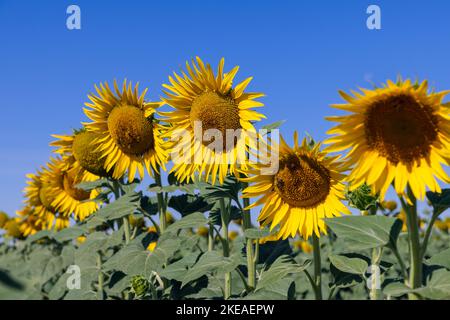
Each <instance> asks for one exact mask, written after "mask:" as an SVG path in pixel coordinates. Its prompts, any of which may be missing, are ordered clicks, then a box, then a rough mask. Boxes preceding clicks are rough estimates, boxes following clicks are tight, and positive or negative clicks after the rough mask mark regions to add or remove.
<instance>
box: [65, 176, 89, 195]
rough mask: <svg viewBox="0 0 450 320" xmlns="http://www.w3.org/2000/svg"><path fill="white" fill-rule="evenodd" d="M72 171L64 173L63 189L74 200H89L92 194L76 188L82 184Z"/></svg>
mask: <svg viewBox="0 0 450 320" xmlns="http://www.w3.org/2000/svg"><path fill="white" fill-rule="evenodd" d="M78 180H79V179H77V177H76V176H75V174H74V173H73V172H72V171H69V172H66V173H64V176H63V188H64V191H65V192H67V194H69V195H70V196H71V197H72V198H73V199H75V200H78V201H84V200H87V199H89V196H90V193H89V192H87V191H85V190H83V189H78V188H75V186H76V185H77V184H78V183H79V182H80V181H78Z"/></svg>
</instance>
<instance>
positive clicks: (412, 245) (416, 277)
mask: <svg viewBox="0 0 450 320" xmlns="http://www.w3.org/2000/svg"><path fill="white" fill-rule="evenodd" d="M408 197H409V199H410V200H411V202H412V205H410V204H408V203H407V202H406V201H405V199H404V198H403V197H402V196H400V197H399V198H400V202H401V204H402V207H403V210H404V211H405V213H406V225H407V227H408V240H409V251H410V271H409V286H410V288H411V289H417V288H419V287H421V286H422V261H421V252H420V251H421V249H420V238H419V222H418V217H417V203H416V199H415V197H414V194H413V193H412V191H411V188H410V187H409V185H408ZM408 297H409V299H410V300H417V299H419V297H418V296H417V295H416V294H414V293H411V294H409V295H408Z"/></svg>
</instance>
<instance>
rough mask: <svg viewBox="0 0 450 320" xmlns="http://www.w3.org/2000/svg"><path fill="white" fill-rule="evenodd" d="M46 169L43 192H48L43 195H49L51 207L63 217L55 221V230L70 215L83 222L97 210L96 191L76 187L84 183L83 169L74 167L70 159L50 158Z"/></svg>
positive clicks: (63, 224) (64, 222)
mask: <svg viewBox="0 0 450 320" xmlns="http://www.w3.org/2000/svg"><path fill="white" fill-rule="evenodd" d="M48 168H49V170H48V174H47V175H46V176H45V178H44V184H45V185H46V186H47V189H44V190H48V191H46V193H45V194H46V195H51V198H50V199H53V201H52V202H51V206H52V207H54V208H56V210H57V211H58V212H59V213H61V214H62V215H63V216H62V217H60V219H59V220H58V221H57V223H58V226H57V228H61V227H63V226H65V225H67V224H68V221H69V220H68V218H69V217H70V215H71V214H72V213H73V214H74V215H75V218H76V219H78V220H84V219H85V218H86V217H87V216H89V215H90V214H92V213H93V212H95V211H96V210H97V208H98V204H97V203H96V202H95V201H94V199H95V198H96V196H97V195H98V191H97V190H92V191H85V190H83V189H80V188H78V187H77V185H78V184H79V183H81V182H83V181H84V180H83V177H84V169H82V167H80V166H74V162H73V159H72V158H70V157H69V158H62V159H61V158H52V159H51V161H50V162H49V164H48Z"/></svg>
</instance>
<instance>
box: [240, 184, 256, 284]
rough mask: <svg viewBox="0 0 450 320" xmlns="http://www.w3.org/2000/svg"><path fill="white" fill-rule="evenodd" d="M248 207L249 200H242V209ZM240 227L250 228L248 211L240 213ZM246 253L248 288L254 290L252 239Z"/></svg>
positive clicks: (247, 243)
mask: <svg viewBox="0 0 450 320" xmlns="http://www.w3.org/2000/svg"><path fill="white" fill-rule="evenodd" d="M247 187H248V183H247V182H244V183H243V188H244V189H245V188H247ZM249 205H250V199H248V198H244V208H247V207H248V206H249ZM242 227H243V229H244V231H245V230H247V229H250V228H251V227H252V221H251V212H250V210H243V212H242ZM246 251H247V273H248V286H249V288H250V289H251V290H254V289H255V288H256V263H255V260H256V259H257V258H256V259H255V255H254V252H253V251H254V250H253V239H247V240H246Z"/></svg>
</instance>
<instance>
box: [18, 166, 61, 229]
mask: <svg viewBox="0 0 450 320" xmlns="http://www.w3.org/2000/svg"><path fill="white" fill-rule="evenodd" d="M48 174H49V171H48V168H46V167H41V169H40V170H37V172H36V173H30V174H27V179H28V180H27V187H25V189H24V194H25V201H24V204H25V209H23V210H22V211H18V212H17V214H18V215H26V214H30V211H31V210H32V214H33V215H35V216H37V218H38V222H37V224H39V225H42V228H43V229H46V230H49V229H51V228H52V226H53V224H54V222H55V218H56V216H57V215H58V212H57V209H56V207H55V206H54V205H53V204H52V203H53V201H54V200H55V198H54V194H52V192H51V190H50V188H49V184H48V183H46V182H45V181H44V180H46V179H45V177H46V176H47V175H48Z"/></svg>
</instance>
